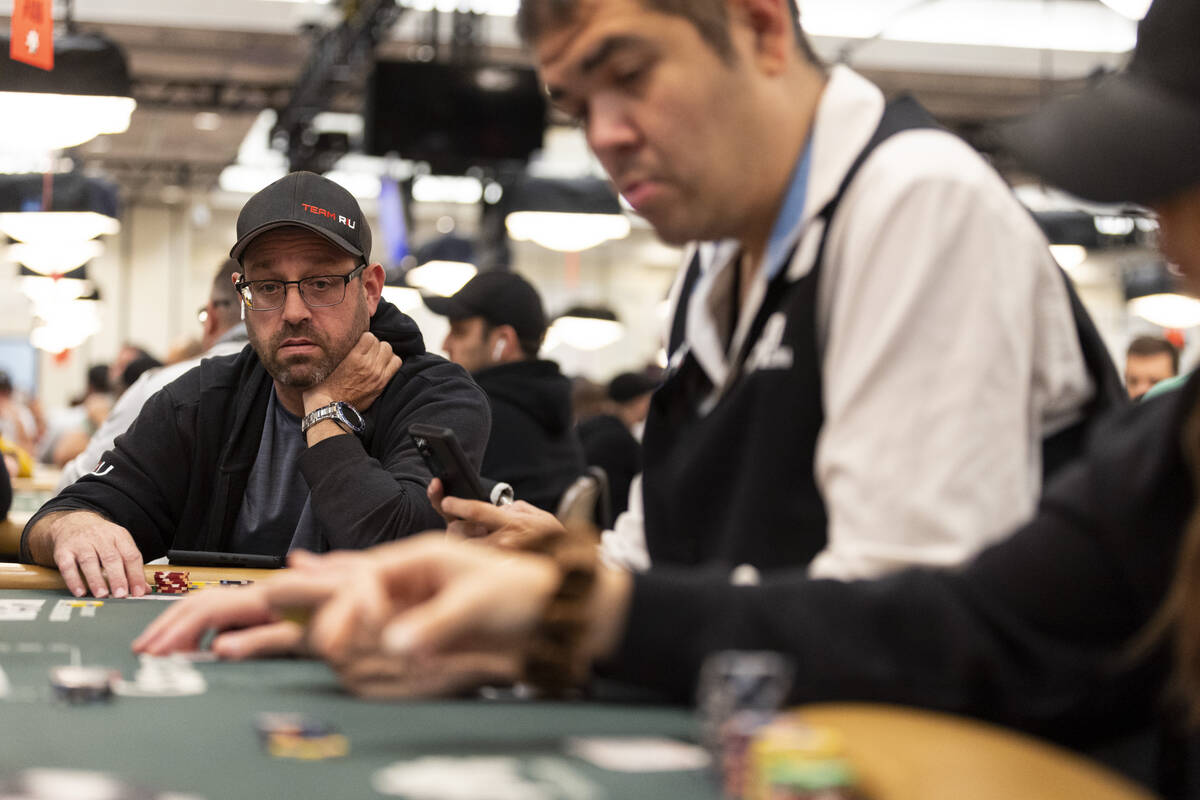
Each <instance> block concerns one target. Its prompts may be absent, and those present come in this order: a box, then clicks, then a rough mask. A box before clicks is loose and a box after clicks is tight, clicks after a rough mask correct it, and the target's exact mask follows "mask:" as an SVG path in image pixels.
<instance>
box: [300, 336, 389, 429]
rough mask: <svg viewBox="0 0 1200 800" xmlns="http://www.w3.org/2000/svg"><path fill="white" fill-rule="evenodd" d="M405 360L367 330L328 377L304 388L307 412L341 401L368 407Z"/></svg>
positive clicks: (381, 392) (360, 408)
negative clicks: (306, 388) (305, 389)
mask: <svg viewBox="0 0 1200 800" xmlns="http://www.w3.org/2000/svg"><path fill="white" fill-rule="evenodd" d="M401 364H403V362H402V361H401V360H400V357H399V356H398V355H396V354H395V353H394V352H393V351H392V346H391V345H390V344H388V343H387V342H381V341H379V339H377V338H376V337H375V334H373V333H371V332H370V331H367V332H366V333H364V334H363V335H362V336H360V337H359V339H358V344H356V345H354V349H353V350H351V351H350V352H349V353H348V354H347V355H346V357H345V358H344V359H342V363H340V364H338V365H337V367H336V368H335V369H334V370H333V372H331V373H330V374H329V377H328V378H326V379H325V380H323V381H321V382H320V383H318V384H317V385H316V386H313V387H312V388H310V389H308V390H307V391H305V392H304V413H306V414H308V413H311V412H312V411H314V410H316V409H318V408H321V407H322V406H327V405H329V404H330V403H334V402H338V401H341V402H344V403H349V404H350V405H352V406H354V408H355V409H356V410H357V411H360V412H361V411H366V410H367V409H368V408H370V407H371V404H372V403H374V402H375V401H376V400H377V399H378V398H379V395H381V394H383V390H384V389H385V388H386V387H387V385H388V383H389V382H390V381H391V380H392V378H393V377H394V376H395V375H396V373H397V372H399V371H400V366H401Z"/></svg>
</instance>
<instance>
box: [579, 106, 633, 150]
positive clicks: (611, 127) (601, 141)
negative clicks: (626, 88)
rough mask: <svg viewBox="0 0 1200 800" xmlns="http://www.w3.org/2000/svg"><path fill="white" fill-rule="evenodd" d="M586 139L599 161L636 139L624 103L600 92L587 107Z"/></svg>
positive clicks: (625, 148) (626, 146)
mask: <svg viewBox="0 0 1200 800" xmlns="http://www.w3.org/2000/svg"><path fill="white" fill-rule="evenodd" d="M587 141H588V145H590V146H591V148H592V150H593V152H595V153H596V156H597V157H599V158H600V160H601V161H604V160H605V156H612V155H616V154H618V153H620V152H622V151H624V150H627V149H628V148H630V147H631V146H633V145H634V144H636V143H637V141H638V132H637V129H636V128H635V127H634V125H633V121H632V120H631V119H630V118H629V114H628V113H627V109H626V104H625V103H624V102H623V101H622V100H621V99H620V98H617V97H612V96H609V95H606V94H601V95H598V96H596V97H595V98H593V99H592V101H591V105H590V106H589V108H588V120H587Z"/></svg>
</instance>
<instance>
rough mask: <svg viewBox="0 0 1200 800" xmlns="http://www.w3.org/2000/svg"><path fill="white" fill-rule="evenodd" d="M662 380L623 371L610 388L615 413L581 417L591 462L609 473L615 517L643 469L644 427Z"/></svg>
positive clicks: (626, 503)
mask: <svg viewBox="0 0 1200 800" xmlns="http://www.w3.org/2000/svg"><path fill="white" fill-rule="evenodd" d="M657 386H658V382H657V381H655V380H653V379H651V378H650V377H649V376H647V375H645V374H644V373H641V372H622V373H621V374H620V375H617V376H616V377H615V378H613V379H612V380H611V381H609V382H608V387H607V388H606V391H607V394H608V399H609V401H610V402H611V408H612V413H610V414H596V415H594V416H591V417H588V418H587V419H581V420H580V421H579V424H578V425H577V426H576V430H578V431H579V439H580V441H582V442H583V454H584V456H585V457H586V458H587V463H588V464H589V465H595V466H598V467H600V468H602V469H603V470H604V474H605V475H607V476H608V488H609V497H610V503H611V507H612V515H613V517H614V518H615V517H617V516H619V515H620V514H622V513H624V512H625V510H626V509H627V508H628V507H629V487H630V485H631V484H632V483H633V479H634V478H635V477H636V476H637V475H638V474H639V473H640V472H641V471H642V428H643V427H644V426H645V424H646V414H647V413H648V412H649V410H650V396H651V395H652V394H653V393H654V389H655V388H656V387H657Z"/></svg>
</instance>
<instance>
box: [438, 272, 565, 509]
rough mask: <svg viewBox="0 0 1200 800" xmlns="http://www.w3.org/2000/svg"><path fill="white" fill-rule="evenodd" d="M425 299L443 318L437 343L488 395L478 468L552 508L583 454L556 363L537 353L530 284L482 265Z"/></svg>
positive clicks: (541, 318)
mask: <svg viewBox="0 0 1200 800" xmlns="http://www.w3.org/2000/svg"><path fill="white" fill-rule="evenodd" d="M425 304H426V305H427V306H429V308H430V309H431V310H432V311H434V312H435V313H437V314H441V315H443V316H445V317H448V318H449V320H450V333H449V334H448V335H447V336H446V340H445V342H444V343H443V344H442V348H443V349H444V350H445V351H446V355H447V356H449V358H450V360H451V361H453V362H454V363H455V364H458V365H460V366H461V367H463V368H464V369H466V370H468V371H469V372H470V373H471V375H472V377H474V378H475V381H476V383H478V384H479V386H480V387H481V388H482V389H483V390H484V392H486V393H487V396H488V400H490V401H491V405H492V435H491V438H490V439H489V440H488V446H487V450H486V451H484V454H483V468H482V470H481V471H482V474H483V475H484V476H486V477H488V478H490V479H493V480H498V481H504V482H506V483H508V484H510V485H512V487H513V492H514V494H515V495H516V497H517V498H519V499H521V500H525V501H526V502H528V503H532V504H533V505H535V506H537V507H538V508H542V509H545V510H547V511H551V512H553V511H554V510H555V508H556V507H557V505H558V501H559V498H561V497H562V494H563V492H564V491H565V490H566V488H567V487H568V486H570V484H571V482H572V481H573V480H574V479H575V478H576V477H578V476H579V475H580V474H581V473H582V472H583V470H584V458H583V449H582V447H581V446H580V444H579V439H578V437H577V436H576V435H575V432H574V430H573V429H572V427H571V383H570V381H568V380H567V379H566V377H564V376H563V374H562V373H561V372H559V369H558V365H557V364H555V363H554V362H553V361H547V360H545V359H539V358H538V357H537V354H538V350H540V349H541V346H542V339H543V338H544V337H545V335H546V314H545V311H544V310H543V309H542V299H541V298H540V297H539V296H538V293H537V290H536V289H534V288H533V286H532V285H530V283H529V281H527V280H525V279H524V278H522V277H521V276H520V275H517V274H516V273H513V272H502V271H492V272H483V273H480V274H479V275H476V276H475V277H474V278H472V279H471V280H470V281H468V282H467V284H466V285H465V286H463V287H462V288H461V289H459V290H458V292H457V293H456V294H454V295H453V296H452V297H436V296H427V297H425Z"/></svg>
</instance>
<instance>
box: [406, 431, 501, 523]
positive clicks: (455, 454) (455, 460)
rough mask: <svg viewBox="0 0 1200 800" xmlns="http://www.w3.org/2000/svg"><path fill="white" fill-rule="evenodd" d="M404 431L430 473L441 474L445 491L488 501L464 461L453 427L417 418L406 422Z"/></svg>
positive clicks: (469, 498) (453, 494) (481, 487)
mask: <svg viewBox="0 0 1200 800" xmlns="http://www.w3.org/2000/svg"><path fill="white" fill-rule="evenodd" d="M408 435H409V436H410V437H412V440H413V444H414V445H416V447H417V452H418V453H420V454H421V458H423V459H425V466H427V467H429V471H430V472H432V473H433V477H435V478H441V481H442V488H443V489H444V490H445V492H446V494H448V495H451V496H453V497H462V498H465V499H467V500H482V501H483V502H485V503H486V502H489V501H488V495H487V493H486V492H484V491H483V485H482V484H481V483H480V482H479V474H478V473H477V472H476V471H475V469H474V467H472V466H471V462H469V461H467V455H466V453H464V452H463V449H462V446H461V445H460V444H459V443H458V437H457V436H455V435H454V431H452V430H450V429H449V428H442V427H439V426H437V425H424V424H422V423H420V422H417V423H413V424H412V425H409V426H408Z"/></svg>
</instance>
